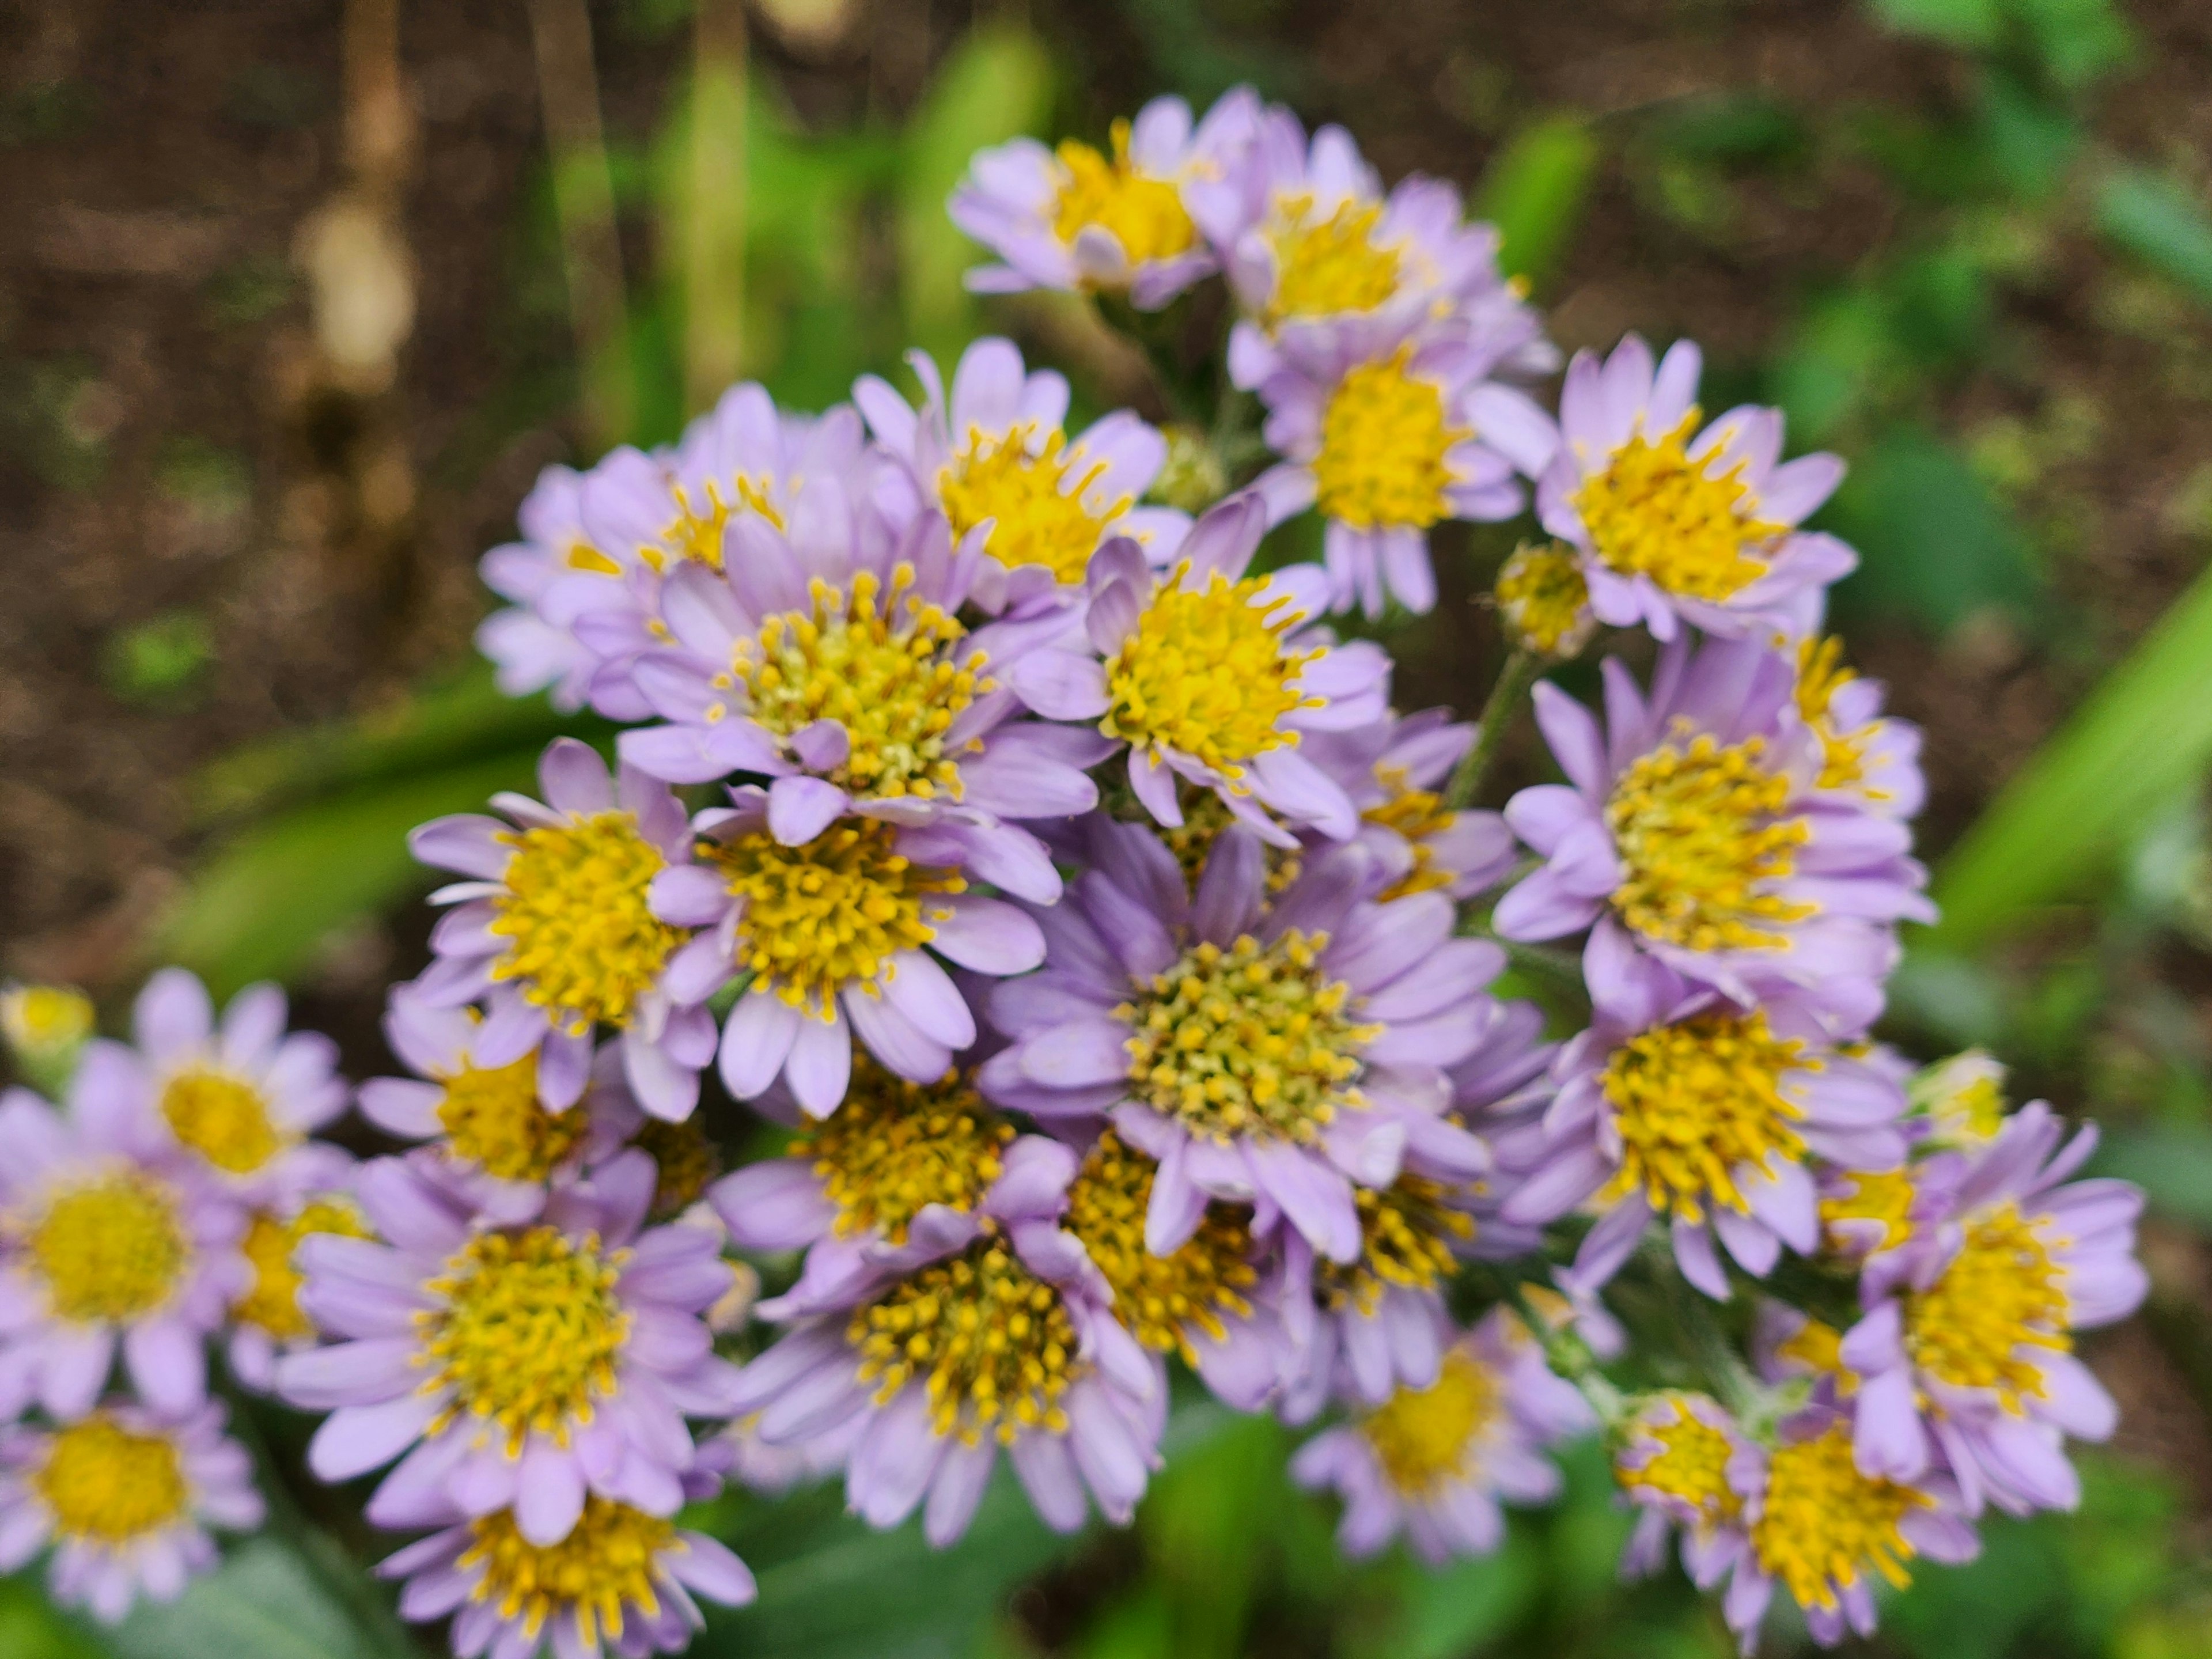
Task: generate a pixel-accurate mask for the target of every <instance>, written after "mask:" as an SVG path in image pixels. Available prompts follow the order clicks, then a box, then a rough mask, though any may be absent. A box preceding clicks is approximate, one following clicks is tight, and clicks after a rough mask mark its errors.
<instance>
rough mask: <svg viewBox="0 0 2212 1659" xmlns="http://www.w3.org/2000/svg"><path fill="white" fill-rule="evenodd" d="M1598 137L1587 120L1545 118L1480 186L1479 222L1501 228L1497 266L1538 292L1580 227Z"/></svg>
mask: <svg viewBox="0 0 2212 1659" xmlns="http://www.w3.org/2000/svg"><path fill="white" fill-rule="evenodd" d="M1597 161H1598V143H1597V137H1596V135H1595V133H1593V132H1592V131H1590V130H1589V125H1587V124H1586V123H1585V122H1583V119H1582V118H1581V117H1579V116H1577V115H1571V114H1566V113H1560V114H1555V115H1548V116H1546V117H1545V118H1543V119H1541V120H1540V121H1538V122H1537V123H1536V124H1535V125H1533V126H1529V127H1525V128H1523V129H1522V131H1519V132H1517V133H1516V134H1515V135H1514V136H1513V137H1511V138H1510V139H1509V140H1507V141H1506V143H1505V147H1504V149H1502V150H1500V151H1499V152H1498V155H1495V156H1494V157H1492V160H1491V163H1490V166H1489V167H1487V168H1486V170H1485V171H1484V173H1483V175H1482V179H1481V182H1480V184H1478V185H1476V186H1475V192H1474V202H1475V212H1476V216H1478V217H1480V218H1484V219H1487V220H1489V221H1490V222H1491V223H1492V224H1494V225H1496V226H1497V227H1498V237H1499V246H1498V264H1500V265H1501V266H1503V267H1504V270H1505V273H1506V274H1507V275H1508V276H1520V277H1524V278H1526V279H1527V280H1528V283H1530V284H1531V285H1532V286H1534V287H1536V288H1539V289H1541V287H1542V286H1543V285H1544V283H1545V281H1546V279H1547V278H1548V277H1549V276H1551V275H1552V273H1553V270H1554V269H1555V268H1556V267H1557V265H1558V264H1559V260H1560V258H1562V257H1564V256H1565V253H1566V251H1567V246H1568V245H1569V244H1570V243H1571V242H1572V241H1573V240H1574V237H1575V233H1576V232H1577V230H1579V229H1580V228H1582V222H1583V212H1584V210H1586V209H1587V208H1588V206H1589V188H1590V181H1591V179H1592V178H1593V177H1594V176H1595V173H1596V172H1597Z"/></svg>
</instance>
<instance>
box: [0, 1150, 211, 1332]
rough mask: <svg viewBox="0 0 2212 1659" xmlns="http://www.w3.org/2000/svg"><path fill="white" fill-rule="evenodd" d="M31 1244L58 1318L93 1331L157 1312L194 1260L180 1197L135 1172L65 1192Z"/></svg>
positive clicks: (33, 1263)
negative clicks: (95, 1325)
mask: <svg viewBox="0 0 2212 1659" xmlns="http://www.w3.org/2000/svg"><path fill="white" fill-rule="evenodd" d="M29 1244H30V1258H31V1266H32V1268H33V1271H34V1272H35V1273H37V1274H38V1276H39V1277H40V1279H44V1280H45V1281H46V1293H47V1295H48V1297H50V1298H51V1299H52V1305H53V1310H54V1312H55V1313H56V1314H58V1315H59V1316H61V1317H62V1318H64V1319H70V1320H77V1321H82V1322H85V1323H88V1324H93V1323H106V1324H126V1323H128V1322H130V1321H131V1320H134V1319H137V1318H139V1317H141V1316H143V1315H146V1314H149V1313H151V1312H153V1311H154V1310H155V1309H156V1308H158V1307H160V1306H161V1304H162V1303H163V1302H165V1301H167V1299H168V1297H169V1293H170V1292H171V1291H173V1290H174V1289H175V1288H176V1286H177V1284H178V1282H179V1280H180V1279H183V1278H184V1276H185V1267H187V1265H188V1264H189V1263H190V1261H191V1243H190V1241H189V1240H187V1239H186V1237H185V1228H184V1218H183V1216H182V1215H181V1214H180V1213H179V1209H178V1206H177V1198H176V1194H173V1193H172V1192H171V1191H170V1190H169V1188H167V1186H166V1185H165V1184H164V1183H162V1182H159V1181H156V1180H155V1179H154V1177H153V1176H149V1175H144V1174H142V1173H141V1172H139V1171H137V1170H129V1171H126V1172H125V1173H123V1174H121V1175H115V1176H105V1177H102V1178H100V1179H99V1180H95V1181H88V1182H82V1184H80V1185H77V1186H73V1187H66V1188H63V1189H62V1190H61V1191H60V1192H59V1193H58V1194H56V1195H55V1197H54V1198H53V1200H52V1202H50V1203H49V1204H48V1205H47V1206H46V1213H45V1214H44V1215H43V1216H41V1217H40V1218H39V1220H38V1222H37V1223H36V1225H33V1227H32V1229H31V1233H30V1240H29Z"/></svg>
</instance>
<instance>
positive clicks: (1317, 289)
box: [1264, 196, 1399, 330]
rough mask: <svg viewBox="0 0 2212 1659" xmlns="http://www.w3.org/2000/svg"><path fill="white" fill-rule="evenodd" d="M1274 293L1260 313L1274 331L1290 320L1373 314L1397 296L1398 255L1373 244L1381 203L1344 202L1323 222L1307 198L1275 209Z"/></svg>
mask: <svg viewBox="0 0 2212 1659" xmlns="http://www.w3.org/2000/svg"><path fill="white" fill-rule="evenodd" d="M1276 207H1277V210H1278V212H1279V215H1280V218H1281V222H1280V223H1279V225H1278V226H1277V228H1275V230H1274V231H1273V234H1272V235H1271V236H1270V238H1269V240H1272V241H1273V243H1274V245H1275V292H1274V294H1273V296H1272V297H1271V298H1270V299H1269V300H1268V301H1267V310H1266V312H1265V313H1264V315H1265V318H1266V320H1267V326H1268V327H1269V329H1271V330H1272V329H1273V328H1274V327H1275V326H1277V325H1279V324H1280V323H1282V322H1283V321H1284V320H1285V319H1287V318H1291V317H1327V316H1330V315H1333V314H1334V313H1338V312H1345V311H1372V310H1374V309H1375V307H1377V306H1379V305H1381V304H1382V303H1383V301H1385V300H1388V299H1389V297H1390V296H1391V295H1394V294H1395V293H1396V292H1397V291H1398V266H1399V252H1398V250H1397V249H1396V248H1395V247H1378V246H1376V244H1375V240H1374V238H1375V227H1376V222H1378V221H1379V220H1381V218H1382V217H1383V204H1381V203H1380V202H1350V201H1347V202H1344V203H1340V204H1338V207H1337V209H1336V211H1335V212H1334V213H1332V214H1330V215H1329V216H1328V218H1326V219H1317V218H1316V217H1314V216H1313V215H1314V203H1313V197H1310V196H1292V197H1284V198H1283V199H1282V200H1280V201H1279V202H1278V203H1277V204H1276Z"/></svg>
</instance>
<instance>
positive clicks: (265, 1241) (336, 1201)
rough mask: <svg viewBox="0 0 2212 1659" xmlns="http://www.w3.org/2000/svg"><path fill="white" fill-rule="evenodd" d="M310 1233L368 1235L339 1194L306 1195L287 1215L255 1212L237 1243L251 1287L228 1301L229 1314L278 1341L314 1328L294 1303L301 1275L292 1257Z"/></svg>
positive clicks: (301, 1336)
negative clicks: (295, 1210)
mask: <svg viewBox="0 0 2212 1659" xmlns="http://www.w3.org/2000/svg"><path fill="white" fill-rule="evenodd" d="M310 1233H336V1234H337V1235H339V1236H340V1237H344V1238H368V1237H372V1235H371V1233H370V1231H369V1228H368V1223H367V1222H366V1221H365V1220H364V1219H363V1218H362V1214H361V1212H360V1211H358V1210H356V1208H355V1207H354V1206H353V1205H352V1204H350V1203H349V1202H348V1201H347V1200H344V1199H342V1198H317V1199H310V1200H308V1201H307V1203H306V1204H305V1205H303V1206H301V1210H300V1213H299V1214H297V1215H295V1216H294V1217H293V1218H291V1220H289V1221H279V1220H278V1219H277V1218H276V1217H275V1216H272V1215H270V1214H267V1213H265V1212H263V1213H258V1214H256V1215H255V1216H254V1218H253V1219H252V1221H251V1222H249V1223H248V1224H247V1225H246V1241H245V1243H243V1244H242V1245H241V1246H240V1249H242V1250H243V1251H244V1252H245V1255H246V1264H247V1265H248V1266H249V1267H252V1269H253V1288H252V1289H251V1290H249V1291H246V1294H245V1295H244V1296H242V1297H239V1299H238V1300H237V1301H236V1302H234V1303H233V1304H231V1309H230V1316H231V1317H232V1318H233V1319H234V1320H236V1321H237V1322H239V1323H240V1324H241V1325H258V1327H260V1328H262V1329H263V1330H264V1331H266V1332H268V1333H269V1334H270V1335H271V1336H273V1337H275V1338H276V1340H278V1341H280V1342H304V1341H305V1340H307V1338H309V1337H311V1336H313V1335H314V1334H315V1322H314V1321H313V1320H312V1319H310V1318H308V1317H307V1315H306V1314H305V1313H303V1312H301V1309H300V1285H301V1283H302V1281H303V1279H304V1277H305V1276H304V1275H303V1274H302V1273H301V1272H300V1269H299V1268H298V1267H296V1266H295V1264H294V1262H293V1261H292V1256H293V1253H294V1252H295V1251H296V1250H297V1249H299V1248H300V1241H301V1239H303V1238H305V1237H307V1235H308V1234H310Z"/></svg>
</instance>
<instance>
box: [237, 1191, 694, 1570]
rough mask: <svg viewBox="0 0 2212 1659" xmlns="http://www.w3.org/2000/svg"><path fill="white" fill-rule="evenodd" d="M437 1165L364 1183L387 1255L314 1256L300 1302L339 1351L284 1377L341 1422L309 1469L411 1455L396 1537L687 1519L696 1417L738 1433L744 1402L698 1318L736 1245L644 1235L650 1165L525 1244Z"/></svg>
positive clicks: (560, 1196) (332, 1470)
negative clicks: (608, 1509) (473, 1528)
mask: <svg viewBox="0 0 2212 1659" xmlns="http://www.w3.org/2000/svg"><path fill="white" fill-rule="evenodd" d="M437 1168H438V1166H437V1165H436V1164H435V1163H434V1162H428V1161H426V1160H423V1159H422V1155H421V1154H416V1155H415V1156H414V1158H410V1159H404V1160H403V1159H399V1158H380V1159H378V1160H377V1161H376V1162H374V1163H373V1164H368V1165H367V1166H366V1167H365V1168H364V1169H363V1170H362V1174H361V1177H360V1180H359V1182H358V1183H357V1188H356V1191H357V1194H358V1196H359V1198H360V1201H361V1205H362V1208H363V1209H364V1210H365V1211H367V1212H368V1218H369V1219H370V1221H371V1223H372V1224H373V1225H374V1227H375V1229H376V1231H377V1233H378V1234H379V1235H380V1237H382V1238H383V1239H385V1240H388V1241H389V1242H388V1243H376V1242H374V1241H372V1240H368V1239H361V1238H346V1237H333V1236H331V1235H328V1234H322V1235H317V1236H315V1237H311V1238H308V1239H307V1240H306V1241H305V1242H304V1243H302V1244H301V1247H300V1251H299V1261H300V1264H301V1268H302V1269H303V1271H304V1272H305V1273H306V1276H307V1286H306V1288H305V1289H304V1290H303V1291H301V1300H300V1305H301V1308H302V1309H304V1310H306V1311H307V1314H308V1315H309V1316H311V1317H312V1318H313V1320H314V1321H315V1322H316V1323H317V1324H318V1325H319V1326H321V1327H322V1328H324V1329H325V1330H326V1331H328V1332H330V1333H331V1335H332V1336H334V1337H335V1338H337V1339H338V1340H336V1341H335V1342H334V1343H333V1344H332V1345H331V1346H328V1347H324V1348H319V1349H316V1350H314V1351H313V1352H307V1353H301V1354H294V1355H291V1356H289V1357H288V1358H284V1359H283V1360H281V1361H280V1362H279V1363H278V1364H277V1368H276V1385H277V1389H278V1391H279V1393H281V1394H282V1395H283V1397H284V1398H285V1399H286V1400H288V1401H290V1402H291V1403H292V1404H294V1405H295V1406H298V1407H301V1408H302V1409H304V1410H308V1411H321V1412H328V1413H331V1414H330V1416H329V1417H328V1418H327V1419H325V1421H324V1423H323V1425H322V1426H321V1427H320V1428H319V1429H318V1430H317V1431H316V1432H315V1437H314V1438H313V1441H312V1442H311V1443H309V1446H308V1450H307V1461H308V1465H309V1467H310V1468H313V1470H314V1471H315V1473H316V1474H317V1475H319V1477H321V1478H322V1479H323V1480H331V1481H337V1480H351V1479H353V1478H354V1477H355V1476H356V1475H359V1474H366V1473H368V1471H369V1470H371V1469H374V1468H378V1467H380V1466H381V1465H382V1464H385V1463H386V1462H390V1461H391V1460H392V1458H394V1457H397V1456H399V1455H400V1454H402V1453H403V1452H404V1453H405V1454H406V1455H405V1456H404V1458H403V1459H402V1461H401V1462H400V1463H399V1464H398V1467H397V1468H394V1469H393V1470H392V1473H391V1474H389V1475H387V1476H386V1478H385V1480H384V1482H383V1484H382V1486H380V1487H379V1488H378V1489H377V1492H376V1494H375V1496H374V1497H373V1498H371V1499H370V1500H369V1503H368V1510H367V1513H368V1518H369V1519H370V1520H371V1521H372V1522H374V1523H375V1524H377V1525H379V1526H386V1527H413V1526H429V1525H435V1524H439V1518H440V1516H441V1515H442V1514H443V1513H444V1512H445V1510H446V1508H447V1506H448V1505H451V1506H454V1507H458V1508H459V1510H460V1511H461V1512H462V1513H464V1514H468V1515H476V1516H483V1515H489V1514H490V1513H491V1512H493V1511H494V1510H502V1509H505V1508H507V1506H508V1505H510V1504H512V1505H513V1509H514V1511H515V1518H516V1521H517V1522H518V1524H519V1526H520V1529H521V1531H522V1534H523V1535H524V1536H525V1537H526V1539H527V1540H529V1541H531V1542H532V1543H534V1544H539V1545H550V1544H555V1543H557V1542H559V1541H561V1540H562V1539H563V1538H565V1537H567V1536H568V1534H569V1532H570V1530H571V1528H574V1526H575V1525H576V1524H577V1522H578V1520H579V1518H580V1516H582V1515H583V1513H584V1510H585V1502H586V1495H587V1494H591V1493H596V1494H597V1495H598V1496H599V1497H600V1498H605V1499H609V1500H611V1501H615V1502H619V1503H622V1504H630V1505H633V1506H635V1508H638V1509H641V1510H645V1511H647V1513H649V1514H653V1515H670V1514H673V1513H674V1512H675V1510H676V1509H677V1507H678V1504H680V1503H681V1502H682V1501H683V1492H682V1487H681V1477H682V1476H683V1475H684V1473H685V1472H686V1471H687V1470H688V1469H689V1468H690V1467H691V1462H692V1446H691V1437H690V1434H689V1432H688V1431H686V1429H685V1426H684V1418H685V1417H686V1416H720V1415H725V1414H726V1413H727V1412H728V1410H729V1407H730V1401H731V1400H732V1398H734V1394H735V1390H734V1387H733V1385H734V1383H735V1373H734V1371H733V1370H732V1368H731V1366H730V1365H729V1364H727V1362H726V1361H724V1360H721V1359H719V1358H716V1357H715V1356H714V1350H713V1343H712V1339H711V1338H710V1337H709V1335H708V1331H707V1328H706V1326H705V1325H704V1324H703V1323H702V1322H701V1320H700V1319H699V1317H698V1316H699V1315H700V1314H701V1313H702V1311H703V1310H705V1309H707V1308H708V1307H709V1306H711V1305H712V1304H713V1303H714V1301H715V1299H716V1298H717V1297H720V1295H721V1294H722V1293H723V1292H724V1291H726V1290H727V1289H728V1288H729V1286H730V1283H731V1276H730V1269H729V1267H728V1266H727V1265H726V1263H724V1262H723V1261H721V1259H720V1238H719V1234H718V1232H717V1231H714V1230H711V1229H708V1228H704V1227H698V1226H692V1225H673V1226H666V1227H654V1228H649V1229H643V1230H642V1231H641V1227H642V1224H643V1222H644V1219H645V1216H646V1212H647V1208H648V1206H650V1205H651V1204H652V1202H653V1187H654V1171H653V1160H652V1159H651V1158H648V1157H647V1156H646V1155H645V1154H644V1153H643V1152H636V1151H633V1152H627V1153H624V1154H623V1156H621V1157H619V1158H615V1159H613V1160H612V1161H611V1162H610V1163H608V1164H605V1165H603V1166H601V1167H600V1168H599V1170H597V1171H595V1172H594V1173H593V1175H592V1179H591V1180H590V1181H589V1182H584V1183H580V1184H578V1185H576V1186H573V1187H569V1188H564V1189H562V1191H560V1192H558V1193H556V1194H554V1195H553V1196H552V1197H551V1198H550V1199H548V1200H547V1201H546V1205H545V1211H544V1216H543V1217H542V1218H540V1219H539V1220H538V1221H537V1222H535V1223H533V1224H532V1225H526V1226H501V1225H487V1224H488V1222H489V1218H486V1217H484V1216H482V1215H480V1214H478V1213H477V1212H474V1211H473V1210H472V1209H471V1206H469V1204H468V1203H467V1201H466V1200H465V1197H464V1196H463V1195H462V1194H461V1193H460V1191H459V1189H458V1188H455V1187H453V1186H452V1185H449V1184H444V1183H441V1182H439V1181H438V1180H436V1179H435V1175H436V1171H437Z"/></svg>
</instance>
